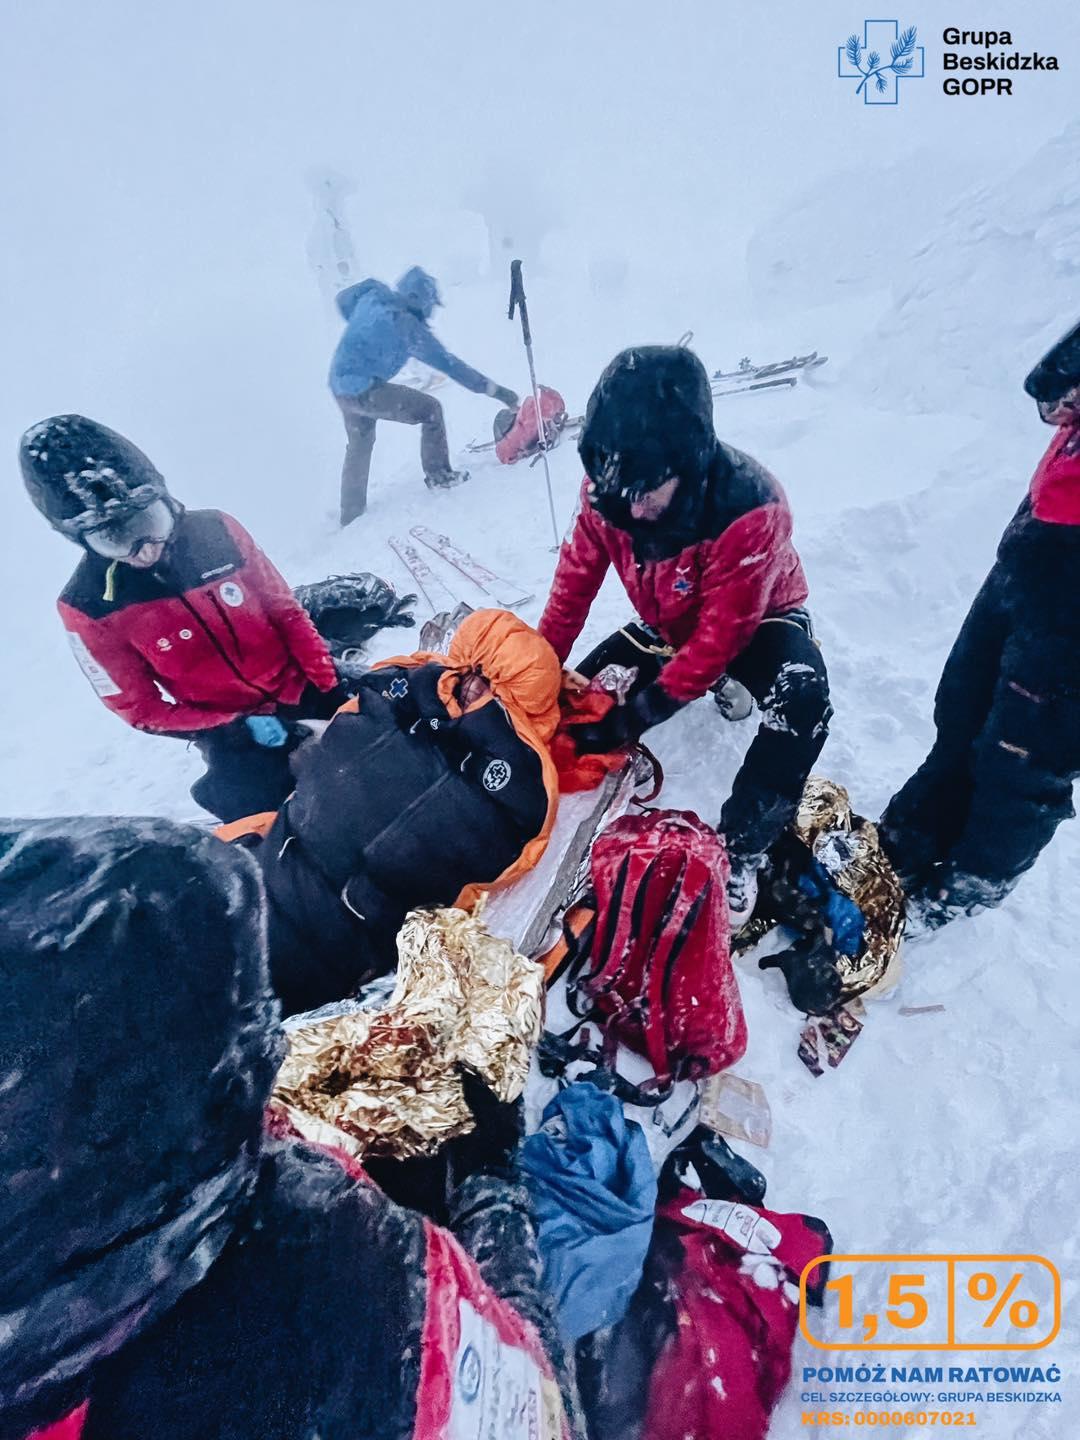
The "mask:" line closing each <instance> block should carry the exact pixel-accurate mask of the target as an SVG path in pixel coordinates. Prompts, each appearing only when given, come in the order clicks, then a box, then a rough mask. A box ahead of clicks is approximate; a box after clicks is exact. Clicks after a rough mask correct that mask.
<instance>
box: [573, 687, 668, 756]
mask: <svg viewBox="0 0 1080 1440" xmlns="http://www.w3.org/2000/svg"><path fill="white" fill-rule="evenodd" d="M682 705H683V702H682V701H681V700H675V699H673V698H672V697H671V696H670V695H669V694H668V693H667V691H666V690H665V689H664V688H663V686H661V685H659V684H653V685H646V687H645V689H644V690H642V691H641V692H640V693H639V694H637V695H635V696H634V698H633V700H631V701H630V702H629V703H628V704H626V705H616V706H614V707H613V708H612V709H611V710H609V711H608V713H607V714H606V715H605V716H604V718H603V719H602V720H595V721H593V722H592V723H590V724H588V725H575V726H573V727H572V730H571V731H570V733H571V734H572V735H573V738H574V744H575V745H576V746H577V748H578V750H579V751H580V753H581V754H583V755H592V754H602V753H604V752H605V751H608V750H618V749H620V748H621V747H622V746H623V745H633V744H634V743H635V742H636V741H637V740H640V738H641V736H642V735H643V734H644V733H645V731H646V730H650V729H652V727H653V726H654V725H660V724H662V723H663V721H665V720H669V719H670V718H671V716H672V715H674V714H675V712H676V711H678V710H681V709H682Z"/></svg>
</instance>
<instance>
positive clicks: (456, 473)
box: [424, 470, 469, 490]
mask: <svg viewBox="0 0 1080 1440" xmlns="http://www.w3.org/2000/svg"><path fill="white" fill-rule="evenodd" d="M468 478H469V472H468V470H442V471H439V472H437V473H436V474H434V475H425V476H424V484H425V485H426V486H427V488H428V489H429V490H453V488H454V487H455V485H464V484H465V481H466V480H468Z"/></svg>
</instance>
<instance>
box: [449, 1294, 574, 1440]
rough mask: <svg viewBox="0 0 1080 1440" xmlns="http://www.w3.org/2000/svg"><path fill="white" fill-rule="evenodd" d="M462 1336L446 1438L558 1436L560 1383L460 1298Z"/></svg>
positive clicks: (541, 1439) (555, 1439)
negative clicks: (551, 1378) (553, 1379)
mask: <svg viewBox="0 0 1080 1440" xmlns="http://www.w3.org/2000/svg"><path fill="white" fill-rule="evenodd" d="M458 1318H459V1323H460V1327H461V1330H460V1336H459V1339H458V1348H457V1354H456V1355H455V1356H454V1393H453V1400H452V1403H451V1407H450V1425H449V1428H448V1430H447V1433H446V1440H487V1437H489V1436H493V1435H497V1436H498V1437H499V1440H559V1437H560V1436H561V1435H562V1402H561V1400H560V1398H559V1391H558V1387H557V1386H556V1385H555V1384H554V1382H553V1381H550V1380H548V1379H546V1378H545V1376H544V1375H543V1374H542V1373H541V1370H540V1367H539V1366H538V1365H537V1364H536V1363H535V1362H534V1361H533V1359H532V1358H531V1357H530V1356H529V1355H528V1354H527V1353H526V1352H525V1351H524V1350H520V1349H518V1347H517V1346H515V1345H507V1344H505V1343H504V1342H503V1341H502V1340H500V1339H499V1334H498V1331H497V1330H496V1329H495V1327H494V1325H492V1323H491V1322H490V1321H489V1320H485V1319H484V1318H483V1316H482V1315H480V1314H479V1313H478V1312H477V1311H476V1310H474V1309H473V1307H472V1306H471V1305H470V1304H469V1302H468V1301H467V1300H459V1302H458Z"/></svg>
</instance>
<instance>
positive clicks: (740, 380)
mask: <svg viewBox="0 0 1080 1440" xmlns="http://www.w3.org/2000/svg"><path fill="white" fill-rule="evenodd" d="M828 358H829V357H828V356H827V355H819V354H818V352H817V351H816V350H812V351H811V352H810V354H809V355H793V356H792V357H791V359H790V360H777V361H774V362H773V363H772V364H771V365H754V364H752V363H751V361H750V360H749V358H747V357H744V358H743V359H742V360H740V361H739V368H738V369H737V370H714V371H713V376H712V393H713V395H714V397H717V398H719V397H720V396H724V395H742V394H744V393H745V392H747V391H749V390H791V389H793V388H794V387H795V386H796V385H797V384H798V383H799V376H800V374H803V373H805V372H806V371H807V370H816V369H817V368H818V366H819V365H824V364H825V363H826V362H827V360H828Z"/></svg>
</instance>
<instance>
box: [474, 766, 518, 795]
mask: <svg viewBox="0 0 1080 1440" xmlns="http://www.w3.org/2000/svg"><path fill="white" fill-rule="evenodd" d="M513 773H514V772H513V769H512V768H511V765H510V762H509V760H498V759H496V760H489V761H488V763H487V764H486V765H485V766H484V773H483V775H481V777H480V780H481V783H482V784H483V787H484V789H485V790H487V791H488V792H489V793H490V794H492V795H495V794H497V793H498V792H499V791H500V790H505V788H506V786H507V785H509V783H510V777H511V775H512V774H513Z"/></svg>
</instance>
